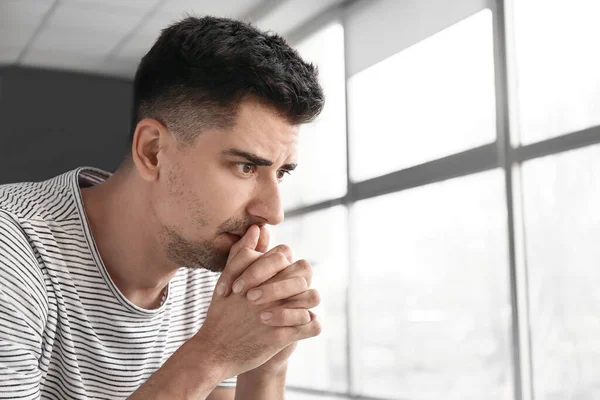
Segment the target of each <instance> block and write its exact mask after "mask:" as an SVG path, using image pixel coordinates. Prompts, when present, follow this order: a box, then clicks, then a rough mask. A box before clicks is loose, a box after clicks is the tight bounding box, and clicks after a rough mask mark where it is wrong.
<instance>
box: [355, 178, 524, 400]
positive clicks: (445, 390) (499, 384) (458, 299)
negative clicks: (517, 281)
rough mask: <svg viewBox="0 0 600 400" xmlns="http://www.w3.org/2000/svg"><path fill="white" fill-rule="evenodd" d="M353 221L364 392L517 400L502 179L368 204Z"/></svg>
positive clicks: (436, 187)
mask: <svg viewBox="0 0 600 400" xmlns="http://www.w3.org/2000/svg"><path fill="white" fill-rule="evenodd" d="M350 215H351V219H350V221H351V228H352V239H351V240H352V242H351V243H352V249H353V251H354V253H353V255H352V257H353V259H354V260H355V262H356V264H355V265H354V266H353V271H355V272H354V274H353V275H354V278H353V281H352V284H351V285H352V286H351V287H352V298H351V300H352V303H351V306H352V314H351V322H352V333H353V335H352V345H353V349H352V351H353V353H352V354H353V360H354V364H353V368H354V379H355V381H356V382H355V383H356V385H357V389H358V390H359V393H360V394H362V395H365V396H381V397H388V398H401V399H411V400H439V399H445V400H453V399H454V400H467V399H472V400H480V399H487V400H492V399H494V400H500V399H502V400H508V399H512V398H513V397H514V396H513V391H512V390H513V388H512V362H511V345H510V343H511V342H510V327H511V309H510V299H509V285H508V277H509V272H508V255H507V252H508V251H507V239H506V238H507V222H506V221H507V217H506V205H505V197H504V186H503V174H502V172H501V171H499V170H494V171H488V172H484V173H480V174H477V175H472V176H468V177H464V178H457V179H453V180H450V181H446V182H441V183H437V184H432V185H428V186H425V187H420V188H416V189H411V190H408V191H403V192H400V193H395V194H391V195H386V196H382V197H377V198H374V199H370V200H365V201H362V202H359V203H357V204H356V206H355V207H354V208H353V209H352V212H351V214H350Z"/></svg>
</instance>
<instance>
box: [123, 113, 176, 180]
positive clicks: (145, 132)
mask: <svg viewBox="0 0 600 400" xmlns="http://www.w3.org/2000/svg"><path fill="white" fill-rule="evenodd" d="M170 140H171V133H170V132H169V130H168V129H167V128H166V127H165V126H164V125H163V124H161V123H160V122H158V121H157V120H155V119H150V118H146V119H143V120H141V121H140V122H138V124H137V126H136V128H135V132H134V134H133V142H132V144H131V157H132V159H133V162H134V164H135V167H136V169H137V170H138V172H139V174H140V176H141V177H142V179H144V180H146V181H154V180H156V179H158V177H159V170H160V161H159V160H160V157H159V154H160V153H161V152H163V153H164V152H165V151H166V150H167V148H168V144H169V142H170Z"/></svg>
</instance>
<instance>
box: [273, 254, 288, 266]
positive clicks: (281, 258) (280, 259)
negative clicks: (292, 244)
mask: <svg viewBox="0 0 600 400" xmlns="http://www.w3.org/2000/svg"><path fill="white" fill-rule="evenodd" d="M273 261H274V262H275V263H277V264H283V265H285V264H287V263H288V260H287V258H286V257H285V255H284V254H283V253H273Z"/></svg>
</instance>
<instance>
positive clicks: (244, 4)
mask: <svg viewBox="0 0 600 400" xmlns="http://www.w3.org/2000/svg"><path fill="white" fill-rule="evenodd" d="M261 2H262V0H218V1H213V0H167V1H166V2H165V4H164V5H163V6H162V7H161V11H162V12H165V13H172V14H178V15H181V14H182V13H184V12H189V13H194V14H199V15H217V16H220V17H229V18H240V17H243V16H244V15H245V14H246V13H248V11H250V10H251V9H252V8H253V7H256V6H257V5H259V4H260V3H261Z"/></svg>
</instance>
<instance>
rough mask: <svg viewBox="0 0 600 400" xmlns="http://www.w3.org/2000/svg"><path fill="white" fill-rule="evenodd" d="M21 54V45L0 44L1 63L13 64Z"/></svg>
mask: <svg viewBox="0 0 600 400" xmlns="http://www.w3.org/2000/svg"><path fill="white" fill-rule="evenodd" d="M19 54H21V48H20V47H10V46H6V47H3V46H0V64H13V63H14V62H16V61H17V58H19Z"/></svg>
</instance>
